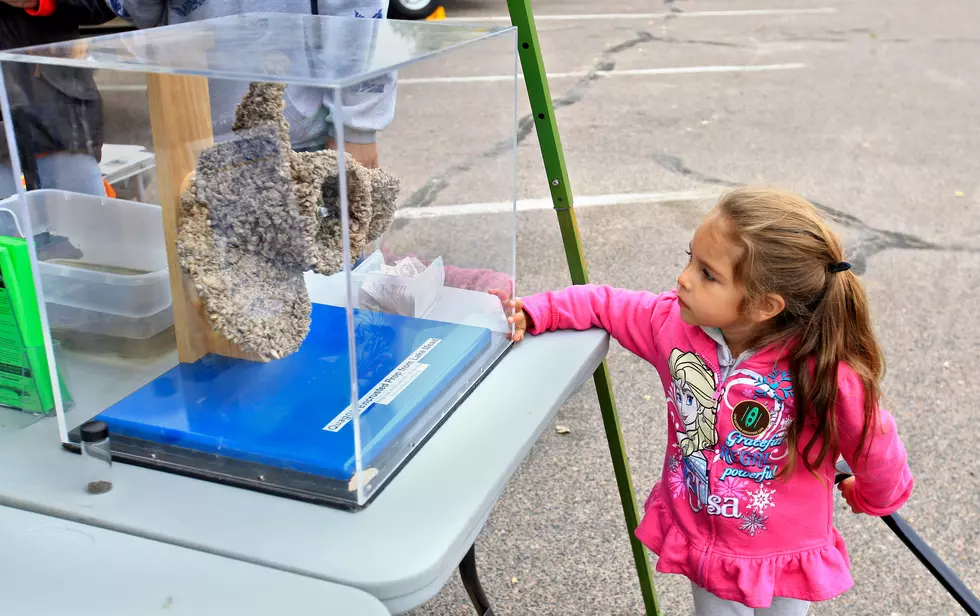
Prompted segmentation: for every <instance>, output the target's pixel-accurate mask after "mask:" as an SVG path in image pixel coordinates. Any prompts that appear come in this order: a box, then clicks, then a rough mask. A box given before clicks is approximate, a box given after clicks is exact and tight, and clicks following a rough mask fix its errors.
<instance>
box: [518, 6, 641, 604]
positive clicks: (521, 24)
mask: <svg viewBox="0 0 980 616" xmlns="http://www.w3.org/2000/svg"><path fill="white" fill-rule="evenodd" d="M507 8H508V9H509V10H510V18H511V22H512V23H513V24H514V26H516V27H517V39H518V40H517V47H518V54H519V55H520V58H521V67H522V68H523V70H524V84H525V87H526V88H527V97H528V100H529V101H530V103H531V113H533V114H534V124H535V128H536V129H537V134H538V142H539V143H540V146H541V158H542V159H543V160H544V168H545V172H546V173H547V175H548V184H549V186H550V188H551V200H552V203H553V204H554V207H555V212H556V213H557V215H558V225H559V227H560V229H561V237H562V243H563V244H564V247H565V258H566V259H567V261H568V270H569V272H570V273H571V277H572V283H573V284H587V283H588V282H589V271H588V267H587V266H586V264H585V255H584V252H583V250H582V241H581V239H580V237H579V231H578V222H577V220H576V218H575V208H574V204H573V202H572V188H571V186H570V185H569V182H568V170H567V169H566V167H565V155H564V153H563V152H562V147H561V139H560V138H559V136H558V123H557V120H556V119H555V106H554V103H553V102H552V100H551V91H550V89H549V88H548V75H547V73H546V72H545V69H544V59H543V57H542V55H541V47H540V45H539V43H538V31H537V28H536V27H535V25H534V14H533V12H532V11H531V2H530V0H507ZM593 379H594V381H595V387H596V393H597V394H598V397H599V409H600V411H601V412H602V423H603V426H604V427H605V431H606V441H607V442H608V443H609V453H610V455H611V456H612V464H613V470H614V471H615V474H616V484H617V486H618V487H619V497H620V500H621V501H622V505H623V514H624V516H625V518H626V529H627V532H628V533H629V540H630V547H631V548H632V550H633V560H634V561H635V562H636V572H637V574H638V576H639V578H640V591H641V592H642V594H643V604H644V606H645V607H646V613H647V616H659V615H660V609H659V607H658V605H657V591H656V588H655V587H654V584H653V569H652V568H651V566H650V559H649V558H648V556H647V552H646V548H645V547H644V546H643V544H642V543H640V541H639V539H637V538H636V536H635V534H634V532H633V531H635V530H636V527H637V525H638V524H639V523H640V508H639V506H638V505H637V502H636V495H635V493H634V491H633V479H632V477H631V476H630V469H629V458H628V456H627V454H626V447H625V446H624V444H623V431H622V429H621V428H620V426H619V412H618V411H617V410H616V400H615V398H614V397H613V391H612V383H611V382H610V379H609V368H608V366H607V365H606V362H605V361H603V362H602V365H600V366H599V369H598V370H596V372H595V374H594V375H593Z"/></svg>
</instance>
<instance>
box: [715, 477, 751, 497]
mask: <svg viewBox="0 0 980 616" xmlns="http://www.w3.org/2000/svg"><path fill="white" fill-rule="evenodd" d="M746 490H747V482H746V481H745V480H744V479H739V478H737V477H727V478H725V479H719V480H718V488H717V494H718V496H720V497H722V498H737V499H739V500H741V499H742V497H743V496H745V493H746Z"/></svg>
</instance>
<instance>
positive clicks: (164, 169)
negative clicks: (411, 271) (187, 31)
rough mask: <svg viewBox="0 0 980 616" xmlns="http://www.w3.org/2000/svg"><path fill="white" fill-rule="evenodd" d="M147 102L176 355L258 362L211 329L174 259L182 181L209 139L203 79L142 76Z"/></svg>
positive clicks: (185, 359)
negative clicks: (168, 278) (171, 305)
mask: <svg viewBox="0 0 980 616" xmlns="http://www.w3.org/2000/svg"><path fill="white" fill-rule="evenodd" d="M146 91H147V96H148V98H149V102H150V126H151V129H152V132H153V149H154V154H155V156H156V164H157V182H158V184H159V186H160V206H161V207H162V208H163V233H164V237H165V239H166V242H167V265H168V267H169V270H170V293H171V296H172V297H173V307H174V330H175V331H176V335H177V356H178V358H179V359H180V361H181V362H183V363H192V362H195V361H197V360H198V359H200V358H201V357H203V356H205V355H207V354H208V353H214V354H217V355H226V356H228V357H239V358H243V359H251V360H254V361H264V360H263V359H261V358H260V357H259V356H258V355H254V354H251V353H247V352H245V351H243V350H242V349H241V348H240V347H238V346H237V345H235V344H232V343H231V342H229V341H228V340H226V339H225V338H223V337H222V336H221V335H220V334H218V333H216V332H214V331H213V330H212V329H211V326H210V324H209V323H208V318H207V315H206V314H205V312H204V306H203V303H202V302H201V300H200V298H199V297H198V296H197V293H196V292H195V291H194V285H193V284H192V283H191V282H190V281H189V279H188V278H187V276H186V275H185V274H184V272H183V270H182V269H181V267H180V260H179V259H178V257H177V222H178V218H179V216H180V194H181V192H182V185H183V184H184V181H185V179H186V178H187V177H188V175H189V174H190V173H192V172H193V171H194V168H195V166H196V164H197V157H198V153H199V152H200V151H201V150H202V149H204V148H206V147H208V146H210V145H212V144H213V143H214V134H213V132H212V128H211V103H210V100H209V98H208V80H207V78H205V77H189V76H184V75H157V74H150V75H147V76H146Z"/></svg>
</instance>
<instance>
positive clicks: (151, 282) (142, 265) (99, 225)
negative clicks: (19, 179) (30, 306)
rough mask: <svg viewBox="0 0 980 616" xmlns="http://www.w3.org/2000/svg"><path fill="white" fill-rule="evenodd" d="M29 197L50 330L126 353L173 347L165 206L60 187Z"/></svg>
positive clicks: (68, 342) (66, 341)
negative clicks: (61, 188)
mask: <svg viewBox="0 0 980 616" xmlns="http://www.w3.org/2000/svg"><path fill="white" fill-rule="evenodd" d="M26 199H27V208H28V211H29V214H30V216H31V221H32V232H33V234H34V236H35V245H36V249H37V254H38V260H39V263H38V269H39V271H40V275H41V286H42V288H43V289H44V298H45V301H46V304H47V309H48V319H49V321H50V325H51V329H52V336H53V337H54V338H55V339H57V340H59V341H60V342H61V343H62V344H63V345H64V347H65V348H68V349H77V350H81V351H89V352H110V353H116V354H119V355H123V356H127V357H130V356H146V355H156V354H158V353H160V352H162V351H164V350H166V349H167V348H172V347H173V334H172V328H173V324H174V320H173V310H172V303H171V299H170V279H169V275H168V271H167V253H166V250H165V244H164V241H163V220H162V213H161V209H160V207H159V206H157V205H151V204H146V203H137V202H134V201H123V200H120V199H107V198H99V197H94V196H91V195H81V194H76V193H69V192H64V191H59V190H37V191H31V192H29V193H27V195H26Z"/></svg>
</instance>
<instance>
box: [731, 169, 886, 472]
mask: <svg viewBox="0 0 980 616" xmlns="http://www.w3.org/2000/svg"><path fill="white" fill-rule="evenodd" d="M715 214H717V215H721V216H722V217H724V218H725V219H727V220H728V221H729V222H730V223H731V227H730V232H731V233H732V235H733V238H732V239H733V240H734V241H735V243H736V244H737V245H738V246H739V247H740V248H741V250H740V255H739V257H738V259H737V260H736V263H735V280H736V283H738V284H740V285H741V286H742V287H743V288H744V290H745V303H744V304H743V308H749V307H751V306H752V305H753V304H754V303H755V302H757V301H759V300H760V299H761V298H762V297H764V296H765V295H766V294H769V293H775V294H777V295H779V296H781V297H782V298H783V300H784V301H785V303H786V307H785V308H784V309H783V311H782V312H781V313H780V314H778V315H777V316H775V317H773V318H772V319H770V320H769V321H766V322H765V323H764V324H763V326H762V328H761V331H759V333H758V334H757V335H756V336H755V339H754V340H752V341H750V343H751V345H752V346H753V347H760V346H764V345H767V344H771V343H774V342H778V341H786V342H787V343H789V344H788V349H789V365H790V377H791V378H792V381H793V388H794V398H795V400H796V408H797V413H796V417H795V419H794V420H793V422H792V424H791V425H790V427H789V429H788V431H787V443H788V449H789V452H790V454H791V455H790V456H789V458H788V464H787V467H786V468H785V469H784V470H785V472H787V473H789V472H790V471H791V470H792V468H793V466H794V464H795V461H796V455H795V454H796V451H797V447H798V446H799V440H800V436H801V434H802V432H803V426H804V424H806V423H810V424H811V425H812V427H813V428H814V429H815V431H816V432H815V434H814V435H813V438H811V439H810V440H809V442H807V443H805V444H804V445H803V448H802V450H801V451H802V458H803V464H804V465H805V466H806V468H807V470H809V471H810V472H811V473H813V472H815V469H816V468H818V467H820V465H821V464H822V463H823V462H824V461H825V459H826V457H827V456H828V455H834V456H836V455H837V452H838V443H839V440H838V433H837V417H836V406H837V393H838V388H837V368H838V365H839V364H840V363H841V362H843V363H846V364H847V365H849V366H850V367H851V368H852V369H853V370H854V372H855V373H856V374H857V376H858V377H859V378H860V379H861V382H862V384H863V385H864V427H863V429H862V432H861V439H860V441H859V444H858V446H857V449H856V450H855V452H854V454H855V455H857V454H858V453H859V452H861V451H862V450H863V449H864V447H865V445H866V444H870V440H869V437H870V435H871V432H872V430H873V428H874V426H876V425H877V423H878V422H877V419H878V418H877V413H878V410H877V409H878V397H879V395H880V388H879V382H880V380H881V377H882V375H883V374H884V370H885V365H884V357H883V356H882V353H881V349H880V348H879V346H878V341H877V340H876V339H875V335H874V331H873V329H872V326H871V314H870V310H869V307H868V299H867V296H866V295H865V293H864V288H863V287H862V286H861V283H860V281H859V280H858V279H857V276H855V275H854V273H853V272H851V271H849V270H848V271H836V272H835V271H832V266H834V265H836V264H838V263H840V262H842V261H843V260H844V248H843V245H842V243H841V241H840V238H838V237H837V235H836V234H835V233H834V232H833V231H831V230H830V228H828V227H827V225H826V224H824V222H823V221H822V220H821V219H820V216H819V214H818V213H817V210H816V208H815V207H814V206H813V205H812V204H811V203H810V202H809V201H807V200H806V199H804V198H803V197H801V196H799V195H795V194H793V193H789V192H785V191H781V190H776V189H771V188H766V187H751V186H750V187H743V188H737V189H734V190H732V191H730V192H728V193H727V194H725V195H723V196H722V198H721V200H720V201H719V202H718V205H717V207H716V208H715Z"/></svg>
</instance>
